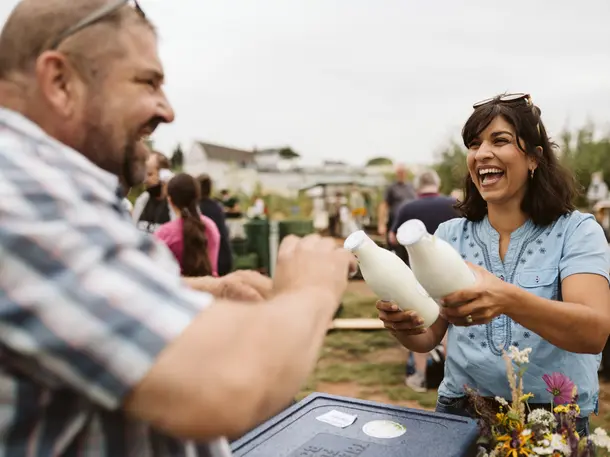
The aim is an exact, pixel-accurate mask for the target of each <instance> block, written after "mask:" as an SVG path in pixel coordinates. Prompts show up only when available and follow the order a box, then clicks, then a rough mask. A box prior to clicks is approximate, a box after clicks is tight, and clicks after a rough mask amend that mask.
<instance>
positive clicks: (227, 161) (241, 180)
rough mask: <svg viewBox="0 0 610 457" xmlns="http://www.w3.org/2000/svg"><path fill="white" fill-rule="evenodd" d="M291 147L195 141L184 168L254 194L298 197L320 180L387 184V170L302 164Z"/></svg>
mask: <svg viewBox="0 0 610 457" xmlns="http://www.w3.org/2000/svg"><path fill="white" fill-rule="evenodd" d="M287 151H288V148H275V149H264V150H256V151H246V150H241V149H235V148H229V147H225V146H219V145H215V144H211V143H203V142H194V143H193V145H192V146H191V147H190V148H189V149H188V150H187V151H186V152H185V154H184V163H183V167H184V171H185V172H186V173H189V174H191V175H193V176H197V175H199V174H202V173H206V174H208V175H209V176H210V177H211V178H212V180H213V182H214V187H215V188H216V189H217V190H219V189H229V190H231V191H232V192H239V191H241V192H244V193H246V194H248V195H252V194H253V193H254V192H255V190H256V189H257V188H259V189H261V190H262V192H263V193H273V194H279V195H284V196H286V197H291V196H296V195H297V193H298V191H299V190H300V189H304V188H308V187H311V186H315V185H316V184H318V183H330V182H332V183H337V184H340V183H351V182H357V183H360V184H364V185H369V186H378V185H379V186H381V185H384V183H385V175H384V172H385V171H386V170H378V169H371V170H369V169H367V168H365V167H356V166H353V165H349V164H346V163H343V162H338V161H324V162H323V163H322V164H321V165H319V166H310V167H303V166H300V157H298V155H297V156H293V154H291V153H290V152H287Z"/></svg>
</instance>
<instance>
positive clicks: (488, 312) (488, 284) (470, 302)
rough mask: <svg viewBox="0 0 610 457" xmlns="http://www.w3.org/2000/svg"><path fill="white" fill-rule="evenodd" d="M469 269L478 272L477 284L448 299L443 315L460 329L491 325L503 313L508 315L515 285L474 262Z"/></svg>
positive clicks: (445, 302) (443, 300)
mask: <svg viewBox="0 0 610 457" xmlns="http://www.w3.org/2000/svg"><path fill="white" fill-rule="evenodd" d="M468 267H469V268H470V269H471V270H473V271H474V272H475V274H476V277H477V281H476V283H475V284H474V285H473V286H472V287H469V288H467V289H462V290H459V291H457V292H454V293H452V294H450V295H447V296H446V297H444V298H443V299H442V301H441V303H442V304H443V306H442V307H441V316H442V317H443V318H445V320H447V321H448V322H450V323H451V324H454V325H459V326H470V325H481V324H487V323H489V322H491V320H492V319H494V318H495V317H497V316H499V315H500V314H505V312H506V308H507V305H508V303H510V295H511V289H512V288H513V287H514V286H512V285H511V284H508V283H506V282H504V281H502V280H501V279H499V278H497V277H496V276H494V275H493V274H491V273H490V272H489V271H487V270H485V269H484V268H481V267H479V266H476V265H473V264H471V263H468ZM459 303H463V304H461V305H459Z"/></svg>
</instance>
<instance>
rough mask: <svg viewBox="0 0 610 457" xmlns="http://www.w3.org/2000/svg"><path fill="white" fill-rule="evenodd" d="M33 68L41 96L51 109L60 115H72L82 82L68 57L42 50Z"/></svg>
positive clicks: (56, 52) (81, 88)
mask: <svg viewBox="0 0 610 457" xmlns="http://www.w3.org/2000/svg"><path fill="white" fill-rule="evenodd" d="M35 70H36V79H37V81H38V87H39V90H40V92H41V96H42V97H43V99H44V100H46V102H47V103H48V104H49V105H50V106H51V108H52V109H53V111H55V112H56V113H57V114H58V115H60V116H62V117H70V116H71V115H73V114H74V112H75V111H76V108H77V105H78V101H79V98H80V95H81V93H82V90H83V83H82V80H81V78H80V76H79V75H78V73H77V71H76V69H75V68H74V66H73V65H72V64H71V63H70V61H69V60H68V58H67V57H66V56H65V55H64V54H62V53H60V52H58V51H46V52H43V53H42V54H41V55H40V56H39V57H38V59H36V67H35Z"/></svg>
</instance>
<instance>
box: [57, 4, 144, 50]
mask: <svg viewBox="0 0 610 457" xmlns="http://www.w3.org/2000/svg"><path fill="white" fill-rule="evenodd" d="M123 6H129V7H131V8H133V9H134V10H135V11H136V12H137V13H138V14H139V15H140V16H142V17H143V18H145V17H146V15H145V14H144V10H142V8H141V7H140V4H139V3H138V1H137V0H118V1H115V2H111V3H109V4H108V5H104V6H102V7H101V8H99V9H97V10H95V11H93V12H92V13H91V14H89V15H88V16H85V17H84V18H83V19H81V20H80V21H79V22H77V23H76V24H74V25H73V26H72V27H68V28H67V29H66V30H65V31H64V32H62V33H61V34H60V35H58V36H57V37H56V38H55V39H54V40H53V41H52V42H51V46H49V49H51V50H56V49H57V48H58V47H59V45H60V44H61V42H62V41H64V40H65V39H66V38H68V37H69V36H72V35H74V34H75V33H77V32H80V31H81V30H83V29H85V28H87V27H89V26H91V25H93V24H95V23H96V22H98V21H101V20H102V19H104V18H106V17H108V16H110V15H111V14H112V13H114V12H115V11H117V10H118V9H120V8H122V7H123Z"/></svg>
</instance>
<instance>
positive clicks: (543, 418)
mask: <svg viewBox="0 0 610 457" xmlns="http://www.w3.org/2000/svg"><path fill="white" fill-rule="evenodd" d="M527 422H528V423H529V424H538V425H543V426H544V427H546V428H550V429H553V428H555V426H556V425H557V420H556V419H555V416H554V414H553V413H552V412H550V411H547V410H546V409H541V408H538V409H534V410H533V411H532V412H531V413H530V414H529V416H528V417H527Z"/></svg>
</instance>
